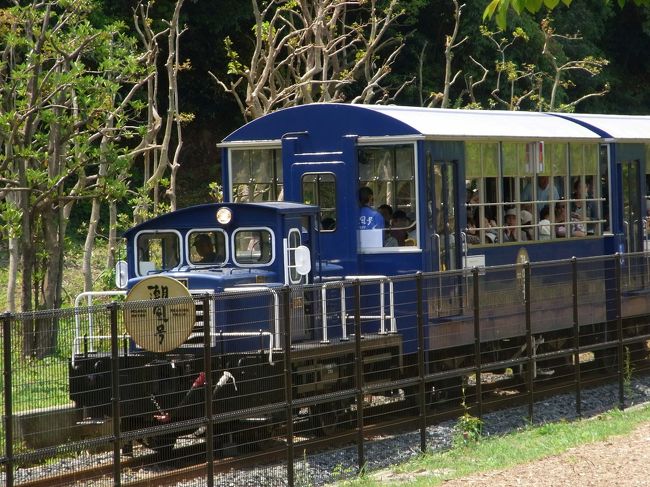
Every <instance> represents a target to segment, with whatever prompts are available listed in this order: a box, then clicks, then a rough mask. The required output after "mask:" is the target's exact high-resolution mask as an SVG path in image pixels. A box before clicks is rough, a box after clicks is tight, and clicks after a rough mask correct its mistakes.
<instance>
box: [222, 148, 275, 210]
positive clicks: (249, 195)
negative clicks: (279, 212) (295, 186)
mask: <svg viewBox="0 0 650 487" xmlns="http://www.w3.org/2000/svg"><path fill="white" fill-rule="evenodd" d="M230 170H231V174H232V187H231V194H232V201H234V202H252V201H282V200H283V199H284V194H283V180H282V151H281V149H231V150H230Z"/></svg>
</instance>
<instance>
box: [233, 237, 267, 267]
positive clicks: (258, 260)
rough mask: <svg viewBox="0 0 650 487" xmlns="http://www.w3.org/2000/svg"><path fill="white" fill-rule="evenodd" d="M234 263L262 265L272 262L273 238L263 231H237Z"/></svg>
mask: <svg viewBox="0 0 650 487" xmlns="http://www.w3.org/2000/svg"><path fill="white" fill-rule="evenodd" d="M234 240H235V263H237V264H241V265H264V264H268V263H270V262H271V261H272V260H273V237H272V235H271V232H270V231H268V230H264V229H259V230H239V231H237V232H236V233H235V237H234Z"/></svg>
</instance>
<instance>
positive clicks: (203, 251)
mask: <svg viewBox="0 0 650 487" xmlns="http://www.w3.org/2000/svg"><path fill="white" fill-rule="evenodd" d="M194 248H195V249H196V253H197V254H199V256H200V257H201V258H200V259H199V260H197V261H196V263H197V264H211V263H212V262H216V261H217V254H216V253H215V251H214V245H212V240H211V239H210V235H208V234H206V233H201V234H199V235H198V236H197V237H196V238H195V239H194Z"/></svg>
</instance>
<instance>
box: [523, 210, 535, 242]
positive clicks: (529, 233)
mask: <svg viewBox="0 0 650 487" xmlns="http://www.w3.org/2000/svg"><path fill="white" fill-rule="evenodd" d="M519 214H520V215H521V225H522V227H521V240H522V241H526V240H527V241H530V240H535V233H534V231H533V226H532V223H533V215H532V214H531V213H530V211H527V210H521V211H520V212H519Z"/></svg>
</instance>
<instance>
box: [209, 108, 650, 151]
mask: <svg viewBox="0 0 650 487" xmlns="http://www.w3.org/2000/svg"><path fill="white" fill-rule="evenodd" d="M601 117H603V118H602V119H598V120H594V123H593V124H590V123H586V122H584V121H581V120H580V119H579V116H573V115H565V116H555V115H553V114H548V113H542V112H512V111H505V110H501V111H500V110H454V109H440V108H420V107H405V106H393V105H388V106H385V105H349V104H339V103H313V104H309V105H300V106H295V107H290V108H285V109H282V110H278V111H276V112H273V113H271V114H268V115H266V116H264V117H260V118H258V119H256V120H253V121H251V122H249V123H248V124H246V125H244V126H243V127H241V128H239V129H238V130H236V131H234V132H233V133H231V134H230V135H229V136H228V137H226V138H225V139H224V143H223V144H221V145H222V146H231V145H238V144H242V145H244V144H246V143H249V144H253V143H254V144H256V145H258V144H260V143H261V142H264V141H267V142H269V143H271V142H273V141H278V140H280V139H282V138H283V137H285V136H287V135H299V134H306V133H308V134H309V135H310V136H315V137H344V136H346V135H354V136H359V137H360V138H374V137H396V136H397V137H399V136H402V137H408V136H411V137H414V138H418V137H420V138H428V139H443V140H444V139H446V140H467V139H482V140H513V139H514V140H585V141H600V140H602V139H603V137H607V135H605V134H609V133H610V132H608V131H607V130H606V129H607V128H609V125H607V127H605V128H603V129H602V130H599V129H598V126H597V125H598V124H599V123H600V122H601V121H602V123H603V125H605V121H607V120H608V118H607V117H605V116H601ZM619 118H620V120H621V122H620V123H619V126H620V127H621V130H622V131H624V132H625V134H627V135H625V137H626V140H631V139H632V138H633V136H635V134H636V135H639V132H643V131H644V129H643V128H634V121H633V120H637V119H639V120H641V121H642V122H643V124H650V122H648V121H647V120H646V119H648V118H649V117H630V118H629V120H630V121H629V122H626V121H625V120H626V119H628V117H619ZM608 123H609V122H608ZM633 132H634V133H633ZM645 133H646V137H645V139H644V140H647V139H648V138H650V135H648V133H647V131H646V132H645ZM361 140H363V139H361ZM635 140H636V139H635Z"/></svg>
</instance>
